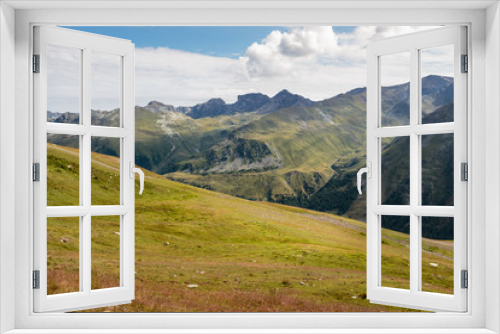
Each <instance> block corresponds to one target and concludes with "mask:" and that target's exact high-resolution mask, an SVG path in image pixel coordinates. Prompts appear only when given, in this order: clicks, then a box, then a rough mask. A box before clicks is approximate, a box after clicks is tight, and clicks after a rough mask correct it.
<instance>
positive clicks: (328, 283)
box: [48, 144, 453, 312]
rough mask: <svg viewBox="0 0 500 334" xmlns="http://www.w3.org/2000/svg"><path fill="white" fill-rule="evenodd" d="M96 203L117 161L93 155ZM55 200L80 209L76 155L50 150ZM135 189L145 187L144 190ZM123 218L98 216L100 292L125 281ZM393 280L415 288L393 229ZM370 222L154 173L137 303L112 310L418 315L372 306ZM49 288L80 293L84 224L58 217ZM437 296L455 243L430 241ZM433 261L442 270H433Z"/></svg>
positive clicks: (387, 276)
mask: <svg viewBox="0 0 500 334" xmlns="http://www.w3.org/2000/svg"><path fill="white" fill-rule="evenodd" d="M92 158H93V168H92V179H93V180H94V181H93V187H92V191H93V196H97V197H98V198H99V199H100V200H99V201H100V202H103V201H104V202H105V201H111V200H113V199H114V198H116V195H117V188H116V186H117V184H118V183H117V182H118V178H117V169H118V159H116V158H114V157H111V156H106V155H101V154H93V155H92ZM48 161H49V165H48V170H49V174H48V175H49V180H48V183H49V185H50V186H49V203H48V205H55V204H57V203H60V201H61V200H62V199H63V198H64V199H65V200H66V201H67V203H74V202H78V199H77V198H78V187H77V186H76V188H75V180H77V179H78V170H79V164H78V151H77V150H76V149H71V148H67V147H61V146H56V145H52V144H49V145H48ZM136 189H137V188H136ZM117 233H119V230H118V225H117V224H116V218H115V217H94V218H93V220H92V236H93V240H92V241H93V242H92V250H93V259H94V263H93V270H92V285H93V287H94V288H100V287H109V286H114V285H116V284H117V272H118V267H117V260H116V259H117V258H116V254H117V252H118V246H117V240H119V236H118V234H117ZM383 243H384V253H383V254H384V258H383V259H382V261H383V263H384V270H385V271H384V281H387V282H390V285H391V286H405V284H407V282H408V259H407V258H405V257H404V256H401V254H404V253H408V243H407V235H405V234H402V233H399V232H394V231H389V230H387V231H384V236H383ZM365 244H366V239H365V224H364V223H361V222H358V221H355V220H351V219H346V218H341V217H338V216H335V215H331V214H326V213H319V212H315V211H310V210H306V209H300V208H295V207H289V206H284V205H279V204H273V203H267V202H256V201H253V202H252V201H248V200H244V199H239V198H236V197H232V196H229V195H225V194H221V193H216V192H213V191H209V190H206V189H200V188H196V187H192V186H189V185H186V184H181V183H177V182H172V181H170V180H167V179H165V178H164V177H162V176H159V175H156V174H154V173H152V172H149V171H146V183H145V191H144V194H143V195H142V196H139V195H138V194H136V248H135V252H136V299H135V300H134V301H133V302H132V303H131V304H129V305H123V306H116V307H108V308H101V309H98V310H96V311H102V312H267V311H269V312H296V311H299V312H313V311H314V312H316V311H317V312H322V311H325V312H363V311H370V312H378V311H408V310H402V309H398V308H392V307H386V306H380V305H372V304H370V303H369V301H368V300H366V294H365V292H366V291H365V286H366V274H365V270H366V269H365V265H366V256H365ZM48 249H49V254H48V267H49V277H48V281H49V292H50V293H61V292H69V291H75V289H78V284H77V283H75V282H78V266H77V265H76V264H77V261H78V222H76V223H75V222H74V220H71V219H69V218H63V219H51V220H50V221H49V229H48ZM424 249H425V257H424V258H425V263H424V264H423V271H424V276H425V279H424V282H426V289H427V291H445V292H451V291H452V290H451V289H450V287H451V285H450V284H453V283H452V275H453V272H452V270H451V268H452V260H451V255H450V254H452V253H450V244H449V243H443V242H442V243H439V242H436V241H431V240H427V239H424ZM431 263H432V265H431Z"/></svg>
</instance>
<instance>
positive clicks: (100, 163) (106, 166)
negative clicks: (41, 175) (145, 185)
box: [51, 145, 153, 179]
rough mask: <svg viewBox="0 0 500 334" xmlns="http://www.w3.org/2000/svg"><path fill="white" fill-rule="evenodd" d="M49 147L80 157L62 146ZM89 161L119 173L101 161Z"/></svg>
mask: <svg viewBox="0 0 500 334" xmlns="http://www.w3.org/2000/svg"><path fill="white" fill-rule="evenodd" d="M51 147H52V148H54V149H56V150H59V151H62V152H65V153H68V154H71V155H73V156H75V157H79V155H80V153H79V152H74V151H72V150H69V149H66V148H64V146H59V145H52V146H51ZM114 158H116V159H118V157H114ZM91 160H92V163H95V164H97V165H100V166H102V167H105V168H108V169H111V170H113V171H115V172H118V173H120V169H119V168H116V167H113V166H111V165H108V164H107V163H104V162H102V161H98V160H96V159H93V158H92V159H91ZM145 177H146V178H148V179H153V177H152V176H149V175H145Z"/></svg>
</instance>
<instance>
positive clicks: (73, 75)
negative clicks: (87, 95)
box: [47, 44, 82, 124]
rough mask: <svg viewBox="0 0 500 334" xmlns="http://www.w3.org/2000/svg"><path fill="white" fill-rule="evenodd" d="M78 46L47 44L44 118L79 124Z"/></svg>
mask: <svg viewBox="0 0 500 334" xmlns="http://www.w3.org/2000/svg"><path fill="white" fill-rule="evenodd" d="M81 62H82V50H80V49H74V48H68V47H62V46H57V45H50V44H49V45H47V122H55V123H69V124H80V109H81V108H80V104H81Z"/></svg>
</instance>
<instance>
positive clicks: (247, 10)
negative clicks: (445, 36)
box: [0, 1, 500, 333]
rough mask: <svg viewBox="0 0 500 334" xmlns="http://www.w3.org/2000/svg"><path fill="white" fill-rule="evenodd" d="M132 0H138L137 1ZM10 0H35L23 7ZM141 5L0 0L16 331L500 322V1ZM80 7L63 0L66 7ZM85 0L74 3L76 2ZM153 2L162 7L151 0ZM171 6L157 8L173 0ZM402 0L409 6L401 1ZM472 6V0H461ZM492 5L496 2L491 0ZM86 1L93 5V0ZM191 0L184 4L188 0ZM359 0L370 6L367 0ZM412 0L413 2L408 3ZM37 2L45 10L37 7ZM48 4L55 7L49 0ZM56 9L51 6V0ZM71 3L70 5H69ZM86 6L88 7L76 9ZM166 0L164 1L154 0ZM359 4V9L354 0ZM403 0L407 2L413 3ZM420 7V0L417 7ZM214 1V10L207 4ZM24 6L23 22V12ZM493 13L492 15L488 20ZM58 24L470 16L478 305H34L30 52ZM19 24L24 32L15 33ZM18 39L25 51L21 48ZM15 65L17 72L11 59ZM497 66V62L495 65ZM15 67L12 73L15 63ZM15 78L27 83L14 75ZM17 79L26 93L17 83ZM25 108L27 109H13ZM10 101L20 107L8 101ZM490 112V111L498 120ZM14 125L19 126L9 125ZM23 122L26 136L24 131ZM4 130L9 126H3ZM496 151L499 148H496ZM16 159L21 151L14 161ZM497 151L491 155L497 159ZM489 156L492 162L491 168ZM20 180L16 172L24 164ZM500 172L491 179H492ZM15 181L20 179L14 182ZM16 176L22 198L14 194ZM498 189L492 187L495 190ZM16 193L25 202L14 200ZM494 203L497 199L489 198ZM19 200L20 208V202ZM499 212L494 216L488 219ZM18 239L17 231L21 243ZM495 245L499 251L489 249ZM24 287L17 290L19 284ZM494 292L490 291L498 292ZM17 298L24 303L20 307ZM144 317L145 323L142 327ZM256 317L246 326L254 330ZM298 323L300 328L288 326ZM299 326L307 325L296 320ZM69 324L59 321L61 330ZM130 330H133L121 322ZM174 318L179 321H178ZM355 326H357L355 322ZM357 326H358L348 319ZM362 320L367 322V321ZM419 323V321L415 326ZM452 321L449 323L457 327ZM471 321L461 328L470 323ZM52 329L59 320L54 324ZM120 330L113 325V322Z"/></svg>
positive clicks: (6, 277) (473, 270) (0, 266)
mask: <svg viewBox="0 0 500 334" xmlns="http://www.w3.org/2000/svg"><path fill="white" fill-rule="evenodd" d="M130 4H132V5H130ZM9 5H12V6H14V7H18V8H20V7H23V6H24V8H28V9H19V10H16V11H15V12H14V10H13V9H12V8H10V6H9ZM122 5H123V6H129V7H130V6H132V7H134V6H135V7H134V8H141V7H142V9H143V10H137V9H123V8H122V9H116V8H115V9H114V10H102V9H97V7H100V8H102V7H106V6H108V7H109V8H113V6H115V7H116V6H120V4H116V3H114V2H112V1H111V2H107V1H99V2H94V1H81V2H77V3H76V4H69V1H66V2H64V3H62V2H50V1H37V2H30V1H25V2H22V1H20V2H17V1H7V3H5V2H4V3H1V4H0V6H1V7H0V10H1V13H0V25H1V27H2V28H3V27H7V28H9V29H7V30H6V29H2V30H1V32H0V43H1V44H0V45H1V51H0V69H1V70H2V77H1V78H0V84H1V86H0V94H1V97H2V100H1V102H0V103H1V104H0V107H1V110H0V111H1V113H0V117H1V118H0V186H1V187H0V188H1V189H0V209H1V210H0V211H1V213H0V215H1V216H0V219H1V226H0V228H1V230H0V232H1V233H0V242H1V246H2V247H1V248H0V271H1V276H0V294H1V302H0V321H1V322H2V323H1V324H0V331H7V330H10V329H15V331H14V332H13V333H36V332H39V331H37V329H40V332H41V330H42V329H53V330H51V331H50V332H61V333H62V332H64V333H70V332H76V329H88V331H86V332H88V333H100V332H106V329H108V330H111V329H118V332H124V330H125V329H127V333H135V332H138V333H139V332H142V333H144V332H145V329H151V331H153V330H154V329H158V330H160V329H164V330H163V331H162V332H184V333H187V332H190V331H181V330H175V329H179V328H185V329H193V331H192V332H203V330H206V331H207V332H212V333H213V332H218V333H219V332H226V333H229V332H231V333H232V332H238V330H237V329H241V332H247V333H248V332H249V331H248V329H252V328H253V329H254V330H252V332H266V333H269V332H275V333H277V332H300V333H302V332H316V333H326V332H331V333H334V332H339V333H340V332H346V331H348V332H349V333H356V332H360V333H361V332H362V333H371V332H373V333H375V332H382V333H390V332H392V333H405V332H408V333H409V332H412V333H415V329H417V328H418V329H419V331H418V332H422V333H431V332H432V333H445V332H447V333H450V332H453V333H457V332H463V333H493V332H499V331H500V321H499V320H498V314H499V312H500V298H499V293H500V291H499V290H500V287H499V285H500V280H499V278H500V263H499V255H500V252H499V244H500V230H499V227H498V221H499V220H500V208H499V205H498V203H499V201H500V190H499V189H500V173H498V166H499V164H500V152H498V151H499V147H500V136H499V135H498V132H499V131H498V129H499V124H500V117H499V115H498V114H499V113H498V110H499V109H500V98H499V94H498V91H500V64H499V59H498V58H499V54H500V18H499V17H500V11H499V9H498V2H497V1H487V2H474V1H461V2H447V1H434V2H432V3H431V2H425V1H423V2H418V1H405V2H404V3H403V2H402V1H399V2H397V4H395V3H394V2H390V3H389V2H384V1H380V2H374V1H371V2H370V6H369V7H368V8H369V9H366V7H367V2H364V1H359V2H358V1H351V2H348V1H332V2H321V1H319V2H318V1H310V2H307V1H291V2H288V3H287V2H285V1H269V2H266V3H264V2H255V3H251V2H245V1H242V2H240V3H239V4H231V3H229V2H227V3H221V2H217V1H210V2H204V3H203V4H202V3H200V2H193V3H191V2H189V1H186V2H185V3H182V4H181V3H180V2H176V1H171V2H168V1H165V2H164V3H162V4H159V3H157V2H155V3H153V2H149V1H143V4H142V5H141V4H139V3H135V2H133V1H130V2H122ZM63 6H65V7H69V8H65V9H60V8H59V7H63ZM72 6H73V8H71V7H72ZM147 6H149V7H150V9H147ZM161 6H163V8H160V9H158V8H155V7H161ZM392 6H397V7H398V9H391V8H392ZM453 6H461V9H456V8H452V7H453ZM488 6H489V8H488V9H486V7H488ZM85 7H87V8H86V9H81V8H85ZM179 7H180V8H179ZM356 7H358V8H356ZM404 7H406V9H404ZM29 8H35V9H29ZM40 8H45V9H43V10H42V9H40ZM47 8H48V9H47ZM58 8H59V9H58ZM75 8H79V9H75ZM151 8H155V9H151ZM349 8H351V9H349ZM401 8H403V9H401ZM408 9H411V10H408ZM207 11H208V12H209V13H207ZM13 17H15V23H14V21H13ZM485 22H486V25H485ZM35 24H58V25H265V24H273V25H309V24H318V25H356V24H365V25H391V24H393V25H436V24H465V25H467V26H468V27H469V29H468V30H469V41H470V43H469V45H470V47H469V50H468V51H469V52H468V54H469V57H470V59H471V63H470V64H469V68H470V71H471V75H469V78H468V86H469V87H470V88H471V89H470V90H469V98H468V101H469V102H468V103H469V107H468V109H469V110H470V113H469V116H468V117H469V121H468V132H469V133H470V134H471V136H470V140H469V142H468V147H469V150H468V151H469V153H470V155H471V158H470V167H469V170H470V175H469V176H470V181H469V190H468V197H469V198H470V199H471V200H470V201H469V204H468V205H469V208H468V215H469V217H468V220H469V221H470V222H471V224H469V226H474V228H473V229H472V227H470V228H469V231H468V233H469V235H470V236H471V242H470V244H469V245H468V252H469V254H470V256H469V263H468V268H469V271H470V276H469V284H470V285H469V289H468V300H469V308H468V312H467V313H460V314H456V313H435V314H394V313H385V314H373V313H366V314H361V313H352V314H319V313H315V314H305V313H298V314H284V313H278V314H130V313H128V314H109V313H108V314H34V313H33V312H32V310H33V307H32V306H33V305H32V301H33V298H32V295H33V294H32V290H31V288H30V286H31V280H30V277H31V268H32V261H31V260H27V259H30V254H31V253H30V251H31V247H32V246H31V245H32V241H33V240H32V230H31V229H32V221H33V212H32V209H31V208H32V199H31V198H32V197H30V196H31V194H32V184H31V181H30V171H31V163H32V161H31V157H32V149H33V148H32V147H31V145H30V143H32V135H31V134H32V130H33V128H32V99H31V96H32V89H31V87H32V81H31V80H32V76H31V74H30V73H29V71H30V68H31V67H30V58H29V57H30V55H31V52H32V50H31V46H32V27H33V25H35ZM13 31H15V42H14V40H13ZM13 46H15V58H14V56H13V54H14V49H13ZM14 65H15V73H13V70H12V69H11V67H13V66H14ZM486 66H488V71H485V69H486ZM5 73H6V74H5ZM14 80H15V87H12V86H11V85H12V82H14ZM13 90H15V100H14V99H11V98H9V97H7V93H8V92H11V91H13ZM14 107H15V115H13V113H12V110H14ZM8 108H10V110H8V112H7V111H6V109H8ZM487 119H488V122H486V120H487ZM5 124H7V125H5ZM13 124H15V144H14V145H12V138H9V137H8V136H9V134H10V135H12V131H9V130H8V129H5V128H6V127H8V126H12V125H13ZM2 131H3V132H2ZM485 150H486V151H489V153H488V155H486V154H485ZM12 161H15V163H14V162H12ZM486 162H488V163H487V164H486ZM485 166H486V167H485ZM14 170H15V179H14V180H15V182H13V181H12V180H11V179H12V175H7V174H6V173H7V172H14ZM487 172H488V174H489V178H488V183H486V182H485V180H486V174H487ZM5 185H10V186H11V187H12V188H10V189H8V188H6V187H5ZM14 187H15V199H14V200H15V201H13V200H11V199H9V198H8V197H9V196H12V189H13V188H14ZM486 194H488V196H486ZM13 202H15V203H13ZM485 202H486V204H485ZM12 204H14V208H15V211H14V212H12V210H9V209H10V208H9V205H12ZM486 218H488V219H486ZM14 238H15V242H13V240H14ZM486 254H489V256H486ZM12 286H14V289H12ZM486 292H488V293H486ZM12 305H15V306H14V307H12ZM138 326H141V327H142V328H143V329H142V330H135V331H134V330H132V329H134V328H135V329H136V328H138ZM245 328H247V330H246V331H245V330H244V329H245ZM286 328H288V330H285V329H286ZM293 328H295V329H299V328H300V330H295V331H294V330H292V329H293ZM57 329H59V330H57ZM119 329H122V331H120V330H119ZM168 329H170V330H168ZM343 329H345V331H343ZM347 329H349V330H347ZM355 329H357V330H355ZM412 329H413V330H412ZM447 329H448V330H447ZM460 329H461V330H460ZM45 332H47V331H45ZM108 332H109V331H108Z"/></svg>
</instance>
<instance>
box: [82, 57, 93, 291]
mask: <svg viewBox="0 0 500 334" xmlns="http://www.w3.org/2000/svg"><path fill="white" fill-rule="evenodd" d="M82 59H83V60H82V61H83V63H82V124H83V126H84V127H85V128H86V129H87V130H90V124H91V107H90V102H91V101H90V99H91V94H90V83H91V78H90V73H91V72H90V71H91V69H90V50H89V49H83V57H82ZM80 156H81V158H80V159H81V166H82V168H81V169H80V170H81V173H82V175H81V177H80V180H81V181H80V182H81V187H80V189H82V199H83V200H82V204H83V206H84V207H85V208H87V209H88V210H89V211H88V212H87V213H86V214H85V215H84V216H83V218H82V225H83V226H82V228H83V230H82V233H81V234H82V240H81V245H82V247H81V248H80V252H81V253H82V255H81V257H82V261H81V262H80V267H81V268H80V272H81V275H82V282H83V283H82V285H83V291H84V292H86V293H89V294H90V291H91V282H92V263H91V249H92V245H91V243H92V237H91V236H92V234H91V233H92V231H91V215H90V206H91V205H92V202H91V181H92V162H91V133H90V131H87V132H86V133H85V134H84V135H83V136H82V146H81V149H80Z"/></svg>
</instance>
